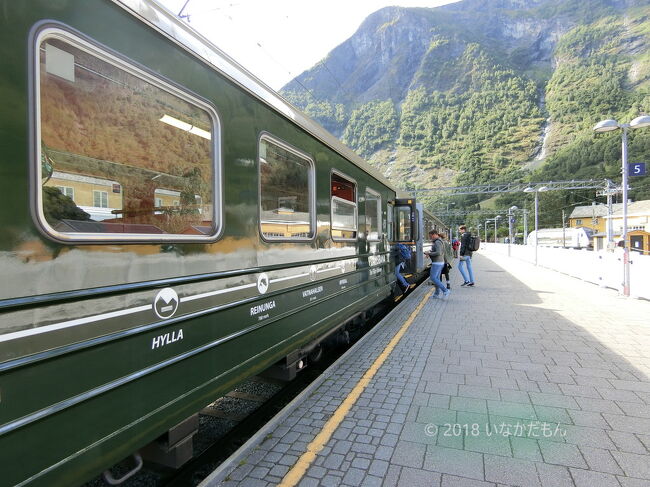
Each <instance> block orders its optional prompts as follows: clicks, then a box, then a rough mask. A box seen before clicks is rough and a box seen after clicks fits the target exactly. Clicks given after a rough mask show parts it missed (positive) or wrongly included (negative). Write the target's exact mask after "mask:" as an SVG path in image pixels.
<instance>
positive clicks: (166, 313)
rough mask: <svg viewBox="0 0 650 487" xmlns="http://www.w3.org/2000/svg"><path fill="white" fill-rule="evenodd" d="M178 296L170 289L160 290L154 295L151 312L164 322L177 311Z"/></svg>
mask: <svg viewBox="0 0 650 487" xmlns="http://www.w3.org/2000/svg"><path fill="white" fill-rule="evenodd" d="M179 302H180V300H179V299H178V294H176V291H174V290H173V289H172V288H170V287H166V288H165V289H161V290H160V291H159V292H158V294H156V299H154V300H153V310H154V312H155V313H156V315H158V318H161V319H163V320H166V319H167V318H171V317H172V316H174V313H176V311H177V310H178V303H179Z"/></svg>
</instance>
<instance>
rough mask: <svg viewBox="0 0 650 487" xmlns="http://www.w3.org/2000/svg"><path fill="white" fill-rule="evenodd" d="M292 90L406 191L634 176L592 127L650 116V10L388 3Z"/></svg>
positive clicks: (500, 0)
mask: <svg viewBox="0 0 650 487" xmlns="http://www.w3.org/2000/svg"><path fill="white" fill-rule="evenodd" d="M281 93H282V94H283V95H284V96H285V97H286V98H288V99H289V100H290V101H291V102H293V103H294V104H296V105H297V106H299V107H300V108H302V109H303V110H304V111H306V113H307V114H308V115H310V116H311V117H313V118H315V119H316V120H317V121H319V122H320V123H321V124H322V125H323V126H324V127H325V128H327V129H328V130H329V131H331V132H332V133H333V134H334V135H336V136H338V137H340V138H341V139H342V140H343V142H345V143H346V144H348V145H349V146H350V147H352V148H353V149H355V150H356V151H357V152H359V153H360V154H361V155H363V156H364V157H366V158H367V160H368V161H369V162H370V163H371V164H373V165H375V166H377V167H378V168H379V169H380V170H381V171H382V172H383V173H384V174H386V175H387V176H388V177H389V178H391V179H392V180H394V181H395V182H396V183H397V184H398V185H400V186H402V187H406V188H434V187H440V186H449V185H469V184H481V183H488V182H503V181H512V180H533V181H545V180H564V179H580V178H583V179H585V178H592V177H593V178H601V177H602V178H605V177H609V178H613V179H616V178H619V180H620V176H619V175H620V158H621V148H620V145H621V137H620V133H619V132H615V133H614V134H612V133H610V134H603V135H594V133H593V132H592V130H591V129H592V127H593V126H594V125H595V123H597V122H598V121H600V120H602V119H606V118H615V119H616V120H618V121H619V122H621V123H623V122H629V121H630V120H631V119H633V118H635V117H637V116H638V115H640V114H650V0H463V1H460V2H458V3H454V4H450V5H446V6H444V7H438V8H430V9H429V8H400V7H387V8H384V9H381V10H379V11H377V12H375V13H373V14H372V15H370V16H369V17H368V18H367V19H366V20H365V21H364V22H363V24H362V25H361V26H360V28H359V29H358V31H357V32H356V33H355V34H354V35H353V36H352V37H351V38H350V39H348V40H347V41H346V42H344V43H343V44H341V45H340V46H338V47H336V48H335V49H334V50H333V51H331V52H330V54H329V55H328V56H327V57H326V58H325V59H323V60H322V61H321V62H320V63H318V64H317V65H316V66H314V67H313V68H311V69H310V70H308V71H306V72H304V73H302V74H301V75H300V76H298V77H297V78H295V79H294V80H293V81H291V82H290V83H288V84H287V85H286V86H285V87H284V88H283V89H282V91H281ZM615 134H618V135H615ZM629 157H630V162H635V161H636V162H643V161H647V162H650V129H640V130H639V131H638V132H635V133H632V134H631V136H630V145H629ZM644 181H645V180H643V181H641V180H637V181H635V185H634V188H635V190H634V191H633V193H632V196H633V197H637V198H640V197H644V198H645V197H650V183H646V182H644ZM644 188H645V189H644ZM473 200H474V201H475V200H476V198H473Z"/></svg>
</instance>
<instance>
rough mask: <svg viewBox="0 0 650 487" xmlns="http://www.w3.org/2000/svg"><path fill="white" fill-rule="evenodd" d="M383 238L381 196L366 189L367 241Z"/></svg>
mask: <svg viewBox="0 0 650 487" xmlns="http://www.w3.org/2000/svg"><path fill="white" fill-rule="evenodd" d="M380 238H381V196H380V195H379V193H377V192H375V191H373V190H372V189H366V239H368V240H379V239H380Z"/></svg>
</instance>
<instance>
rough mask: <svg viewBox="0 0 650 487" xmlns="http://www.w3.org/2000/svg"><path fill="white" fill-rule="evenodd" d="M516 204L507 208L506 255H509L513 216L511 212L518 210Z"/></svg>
mask: <svg viewBox="0 0 650 487" xmlns="http://www.w3.org/2000/svg"><path fill="white" fill-rule="evenodd" d="M518 209H519V208H517V207H516V206H511V207H510V208H508V257H510V245H512V224H513V221H512V220H513V217H512V212H513V211H515V210H518Z"/></svg>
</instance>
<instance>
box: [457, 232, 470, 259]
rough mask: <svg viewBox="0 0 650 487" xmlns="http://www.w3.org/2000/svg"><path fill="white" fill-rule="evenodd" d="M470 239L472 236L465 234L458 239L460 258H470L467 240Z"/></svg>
mask: <svg viewBox="0 0 650 487" xmlns="http://www.w3.org/2000/svg"><path fill="white" fill-rule="evenodd" d="M471 237H472V234H471V233H469V232H465V233H463V234H462V235H461V237H460V256H461V257H464V256H467V257H470V258H471V257H472V251H471V250H470V249H469V239H470V238H471Z"/></svg>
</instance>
